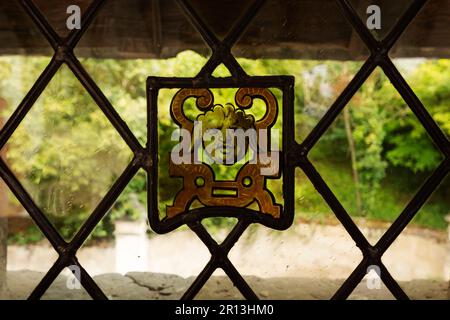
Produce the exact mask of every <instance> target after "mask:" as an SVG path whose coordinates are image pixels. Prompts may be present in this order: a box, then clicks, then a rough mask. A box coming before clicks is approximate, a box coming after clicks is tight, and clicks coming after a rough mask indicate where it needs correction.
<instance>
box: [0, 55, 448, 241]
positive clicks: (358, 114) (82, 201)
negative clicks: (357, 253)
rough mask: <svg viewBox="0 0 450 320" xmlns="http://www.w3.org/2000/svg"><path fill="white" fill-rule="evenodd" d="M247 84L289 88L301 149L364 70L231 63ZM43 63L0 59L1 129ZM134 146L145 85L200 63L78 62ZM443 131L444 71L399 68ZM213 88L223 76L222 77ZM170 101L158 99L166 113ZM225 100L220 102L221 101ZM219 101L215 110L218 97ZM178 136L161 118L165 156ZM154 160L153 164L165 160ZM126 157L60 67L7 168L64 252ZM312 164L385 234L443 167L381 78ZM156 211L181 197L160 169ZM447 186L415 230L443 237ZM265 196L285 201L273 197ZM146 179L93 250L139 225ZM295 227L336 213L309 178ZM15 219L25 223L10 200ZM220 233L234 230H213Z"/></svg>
mask: <svg viewBox="0 0 450 320" xmlns="http://www.w3.org/2000/svg"><path fill="white" fill-rule="evenodd" d="M238 60H239V62H240V63H241V64H242V66H243V67H244V69H245V70H246V71H247V72H248V73H249V74H251V75H285V74H290V75H294V76H295V82H296V87H295V126H296V139H297V141H298V142H301V141H302V140H303V139H304V138H305V137H306V136H307V135H308V133H309V132H310V131H311V129H312V128H313V127H314V126H315V125H316V124H317V122H318V121H319V120H320V118H321V117H322V116H323V115H324V114H325V112H326V111H327V109H328V108H329V107H330V106H331V104H332V103H333V101H334V100H335V99H336V98H337V96H338V95H339V94H340V93H341V92H342V90H343V89H344V88H345V86H346V85H347V84H348V82H349V81H350V80H351V79H352V77H353V75H354V74H355V73H356V72H357V71H358V70H359V68H360V67H361V65H362V62H360V61H353V62H352V61H347V62H343V61H313V60H262V59H260V60H249V59H238ZM48 62H49V58H47V57H24V56H20V57H19V56H6V57H0V97H1V98H3V99H4V100H5V101H6V108H5V109H4V110H2V111H1V112H2V113H1V117H2V118H3V119H4V120H6V119H8V117H9V116H10V115H11V113H12V112H13V110H14V109H15V108H16V107H17V105H18V104H19V103H20V101H21V100H22V99H23V97H24V96H25V94H26V93H27V92H28V90H29V89H30V88H31V86H32V84H33V83H34V81H35V80H36V79H37V78H38V76H39V74H40V73H41V72H42V70H44V68H45V67H46V65H47V64H48ZM81 62H82V64H83V65H84V67H85V68H86V69H87V71H88V72H89V73H90V74H91V75H92V77H93V78H94V80H95V81H96V82H97V83H98V85H99V87H100V88H101V89H102V91H103V92H104V94H105V95H106V97H107V98H108V99H109V100H110V102H111V103H112V105H113V106H114V107H115V108H116V109H117V111H118V113H119V114H120V115H121V117H122V118H123V119H124V120H125V122H126V123H127V124H128V126H129V127H130V128H131V130H132V131H133V133H134V134H135V135H136V136H137V138H138V139H139V141H140V142H141V143H142V144H143V145H145V143H146V123H147V115H146V108H147V101H146V88H145V83H146V78H147V77H148V76H150V75H154V76H180V77H182V76H194V75H195V74H196V73H197V72H198V71H199V70H200V68H201V67H202V66H203V65H204V63H205V62H206V58H205V57H203V56H201V55H199V54H197V53H195V52H192V51H185V52H182V53H179V54H178V55H177V56H176V57H174V58H171V59H166V60H112V59H111V60H105V59H94V58H89V59H83V60H81ZM395 63H396V65H397V67H398V68H399V69H400V71H401V72H402V74H403V75H404V76H405V78H406V79H407V81H408V83H409V84H410V85H411V87H412V88H413V90H414V91H415V93H416V94H417V95H418V97H419V98H420V99H421V101H422V102H423V104H424V105H425V107H426V108H427V110H428V111H429V113H430V114H431V115H432V117H433V118H434V119H435V121H436V122H437V123H438V124H439V126H440V127H441V129H442V130H443V131H444V132H445V133H446V134H447V135H449V134H450V60H425V59H402V60H396V61H395ZM215 75H216V76H227V75H228V71H227V70H226V69H225V68H219V69H217V70H216V72H215ZM172 95H173V92H172V91H170V90H167V91H162V92H161V96H160V102H159V103H160V104H161V103H162V104H164V105H167V108H168V107H169V104H170V100H171V98H172ZM219 95H220V93H219ZM216 98H218V99H220V97H217V96H216ZM172 128H173V124H172V120H171V119H170V115H169V113H168V112H167V113H164V112H163V113H161V114H160V123H159V130H160V150H161V154H167V152H168V151H169V150H170V146H171V145H173V142H171V141H170V135H171V130H172ZM161 154H160V156H161ZM131 157H132V152H131V151H130V150H129V149H128V147H127V145H126V144H125V143H124V142H123V141H122V139H121V138H120V136H119V135H118V133H117V132H116V131H115V129H114V128H113V127H112V125H111V124H110V123H109V122H108V120H107V119H106V117H105V116H104V115H103V114H102V112H101V110H100V109H99V108H98V107H97V106H96V104H95V102H94V101H93V100H92V98H91V97H90V96H89V94H88V93H87V92H86V91H85V90H84V88H83V87H82V85H81V84H80V83H79V82H78V80H77V79H76V78H75V76H74V75H73V74H72V72H71V71H70V70H69V69H68V68H67V67H66V66H63V67H62V68H61V69H60V70H59V71H58V73H57V74H56V76H55V77H54V78H53V80H52V81H51V82H50V84H49V86H48V87H47V88H46V89H45V91H44V92H43V94H42V95H41V97H40V98H39V99H38V101H37V103H36V104H35V106H34V107H33V108H32V110H31V112H30V113H29V114H28V115H27V117H26V118H25V120H24V121H23V123H22V124H21V125H20V126H19V128H18V130H17V131H16V132H15V133H14V135H13V136H12V138H11V139H10V141H9V142H8V144H7V150H6V160H7V162H8V164H9V166H10V167H11V168H12V169H13V171H14V172H15V173H16V175H17V176H18V177H19V180H20V181H21V182H22V183H23V184H24V185H25V186H26V189H27V190H28V192H29V193H30V194H31V195H32V197H33V199H35V201H36V203H37V204H38V205H39V206H40V207H41V208H42V210H43V211H44V212H45V213H46V215H47V216H48V217H49V218H50V220H51V221H52V223H53V224H54V225H55V226H56V227H57V229H58V230H59V231H60V232H61V233H62V234H63V236H64V238H66V239H67V240H69V239H71V237H72V236H73V235H74V234H75V232H76V231H77V230H78V229H79V227H80V226H81V224H82V223H83V222H84V221H85V220H86V218H87V217H88V216H89V214H90V213H91V212H92V210H93V209H94V208H95V206H96V205H97V204H98V203H99V201H100V200H101V198H102V197H103V196H104V195H105V194H106V192H107V191H108V189H109V187H110V186H111V185H112V183H113V182H114V181H115V179H116V178H117V177H118V176H119V175H120V174H121V173H122V171H123V170H124V169H125V167H126V166H127V164H128V163H129V161H130V160H131ZM310 159H311V161H312V162H313V164H314V165H315V166H316V168H317V170H318V171H319V172H320V174H321V175H322V177H323V178H324V180H325V181H326V182H327V183H328V184H329V186H330V187H331V189H332V190H333V191H334V193H335V194H336V196H337V198H338V199H339V200H340V201H341V202H342V203H343V205H344V207H345V208H346V209H347V211H348V212H349V213H350V214H351V215H352V217H354V218H355V219H357V220H358V219H359V220H360V219H362V220H364V221H369V222H374V223H377V222H392V221H394V220H395V218H396V217H397V216H398V215H399V214H400V212H401V211H402V209H403V208H404V207H405V206H406V204H407V203H408V201H409V200H410V199H411V198H412V197H413V195H414V194H415V192H416V191H417V190H418V188H419V187H420V186H421V184H422V183H423V182H424V181H425V180H426V178H427V177H428V176H430V174H431V173H432V171H433V170H434V169H435V168H436V167H437V166H438V165H439V163H440V161H441V160H442V156H441V154H440V152H439V150H438V149H437V148H436V147H435V146H434V144H433V143H432V141H431V139H430V138H429V136H428V135H427V133H426V132H425V130H424V129H423V128H422V126H421V125H420V123H419V121H418V120H417V118H416V117H415V116H414V114H413V113H412V112H411V110H410V109H409V108H408V106H407V105H406V103H405V102H404V101H403V99H402V98H401V97H400V95H399V94H398V93H397V91H396V90H395V88H394V87H393V86H392V84H391V83H390V82H389V80H388V79H387V78H386V76H385V75H384V74H383V72H382V70H380V69H376V70H375V72H374V73H373V74H372V75H371V76H370V77H369V79H368V80H367V81H366V83H365V84H364V85H363V87H362V88H361V89H360V90H359V91H358V92H357V93H356V95H355V96H354V97H353V98H352V100H351V102H350V103H349V105H348V106H347V108H346V109H345V110H344V111H343V112H342V114H340V115H339V117H338V118H337V120H336V121H335V122H334V123H333V125H332V126H331V128H330V129H329V130H328V131H327V132H326V134H325V135H324V136H323V137H322V138H321V139H320V141H319V142H318V144H317V145H316V146H315V148H314V149H313V150H312V151H311V154H310ZM160 176H161V179H160V187H161V190H163V192H161V194H160V199H161V203H162V204H165V203H170V201H171V200H172V199H171V194H173V193H174V192H176V191H177V188H178V185H177V184H174V183H172V182H171V180H172V179H170V178H169V177H168V171H167V167H165V166H164V163H162V165H161V168H160ZM449 187H450V181H449V179H448V178H447V179H446V180H445V181H444V182H443V184H442V185H441V186H440V187H439V189H438V190H437V191H436V192H435V193H434V194H433V196H432V197H431V198H430V200H429V201H428V202H427V204H426V205H425V206H424V207H423V208H422V209H421V211H420V212H419V214H418V215H417V216H416V217H415V218H414V220H413V222H412V223H413V225H416V226H418V227H424V228H429V229H438V230H443V229H445V228H446V227H447V223H446V221H445V216H446V215H447V214H449V213H450V188H449ZM272 192H273V193H274V194H276V195H278V196H279V195H280V194H281V190H280V186H279V185H274V186H272ZM146 197H147V196H146V174H145V172H144V171H142V170H141V171H139V173H138V174H137V175H136V176H135V177H134V179H133V180H132V182H131V183H130V184H129V186H128V187H127V188H126V190H125V191H124V192H123V194H122V195H121V196H120V198H119V199H118V201H117V202H116V203H115V205H114V207H113V208H112V209H111V211H110V212H109V214H108V215H107V216H106V217H105V218H104V219H103V220H102V222H101V223H100V224H99V225H98V227H97V228H96V229H95V232H94V233H93V234H92V237H91V240H90V241H93V240H102V239H103V240H108V239H112V237H113V232H114V223H113V222H114V220H116V219H140V218H142V217H146V215H147V210H146V205H147V204H146V202H147V201H146ZM295 201H296V217H297V219H296V223H298V222H299V221H301V222H308V221H313V222H316V223H327V222H328V221H332V220H333V213H332V212H331V210H330V209H329V208H328V206H327V205H326V203H325V202H324V201H323V199H322V198H321V196H320V194H319V193H318V192H317V191H315V189H314V187H313V186H312V185H311V183H310V182H309V181H308V179H307V178H306V176H305V175H304V174H303V173H302V172H301V170H299V169H298V171H297V174H296V192H295ZM9 202H10V207H11V208H12V209H10V210H11V211H12V212H13V213H14V214H16V213H19V212H22V211H23V209H22V208H21V206H20V204H19V203H18V201H17V200H16V199H15V198H14V196H13V195H12V194H9ZM208 223H209V224H210V226H211V227H214V228H218V229H220V228H221V227H224V226H225V225H226V224H228V223H229V222H228V221H227V220H225V219H214V220H211V221H210V222H208ZM42 238H43V236H42V235H41V233H40V232H39V231H38V229H37V228H36V227H35V226H34V225H32V224H30V225H27V226H26V227H24V228H23V229H22V230H19V231H18V232H15V233H13V234H11V235H10V239H9V241H10V243H16V244H26V243H33V242H38V241H39V240H41V239H42Z"/></svg>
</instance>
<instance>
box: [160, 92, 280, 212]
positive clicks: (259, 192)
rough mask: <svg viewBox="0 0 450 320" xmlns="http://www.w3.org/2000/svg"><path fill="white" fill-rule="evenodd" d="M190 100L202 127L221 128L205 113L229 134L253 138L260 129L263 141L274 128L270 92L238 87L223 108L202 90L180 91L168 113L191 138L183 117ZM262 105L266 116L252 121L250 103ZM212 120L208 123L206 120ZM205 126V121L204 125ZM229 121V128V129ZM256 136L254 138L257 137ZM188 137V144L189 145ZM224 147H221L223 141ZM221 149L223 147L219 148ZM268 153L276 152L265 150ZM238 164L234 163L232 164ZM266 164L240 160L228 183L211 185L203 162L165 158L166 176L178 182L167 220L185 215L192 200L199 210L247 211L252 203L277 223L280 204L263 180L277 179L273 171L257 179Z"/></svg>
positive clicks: (212, 177)
mask: <svg viewBox="0 0 450 320" xmlns="http://www.w3.org/2000/svg"><path fill="white" fill-rule="evenodd" d="M189 98H195V102H196V107H197V109H198V111H199V116H198V118H197V119H198V120H200V121H203V122H207V123H204V126H205V127H206V128H215V129H219V130H221V129H223V127H220V126H218V125H217V123H216V122H217V121H216V120H215V119H214V118H212V117H208V115H209V114H208V112H210V113H211V114H212V115H213V116H214V114H213V112H216V113H217V114H219V115H220V116H222V117H228V118H227V121H228V122H227V123H228V124H229V127H230V128H233V129H249V128H253V129H254V130H255V131H256V132H257V133H258V134H259V133H260V130H262V129H266V130H267V131H264V132H266V134H267V135H268V137H266V138H265V139H266V141H269V140H270V128H271V127H272V126H273V125H274V124H275V122H276V120H277V115H278V103H277V100H276V98H275V96H274V95H273V93H272V92H271V91H270V90H269V89H266V88H240V89H238V90H237V92H236V94H235V104H236V107H235V106H233V105H232V104H227V105H226V106H225V107H223V106H221V105H214V96H213V93H212V92H211V91H210V90H209V89H206V88H202V89H181V90H179V91H178V92H177V93H176V94H175V96H174V97H173V99H172V103H171V106H170V112H171V116H172V118H173V120H174V121H175V123H176V124H177V125H178V126H179V127H180V128H182V129H185V130H187V131H189V132H190V133H191V137H192V136H194V135H195V134H194V121H192V120H191V119H189V118H188V117H187V116H186V114H185V112H184V105H185V102H186V100H187V99H189ZM257 98H258V99H261V100H262V101H264V103H265V106H266V111H265V114H264V116H262V118H261V119H258V120H255V119H254V116H253V115H250V114H247V113H246V112H248V111H251V108H252V106H253V100H254V99H257ZM211 119H212V120H211ZM208 121H209V122H208ZM230 122H231V125H230ZM259 136H260V135H258V137H259ZM193 139H194V138H192V141H191V145H192V146H193V145H194V141H193ZM224 144H226V142H225V140H224ZM225 147H226V146H225ZM266 152H267V153H273V152H278V151H272V150H269V151H266ZM190 159H191V160H194V150H193V149H191V154H190ZM237 160H238V159H237ZM267 166H268V163H267V162H266V163H263V161H261V160H260V159H259V158H258V157H257V158H255V161H253V162H251V161H246V162H245V163H243V165H242V166H241V167H240V169H239V171H238V173H237V176H236V177H235V179H234V180H217V179H216V177H215V172H214V170H213V169H212V167H211V166H210V165H209V164H207V163H203V162H201V163H198V162H197V163H195V161H192V162H189V163H181V164H176V163H174V162H173V161H172V158H171V157H170V156H169V174H170V176H171V177H180V178H182V179H183V187H182V189H181V190H180V191H179V192H178V193H177V194H176V196H175V199H174V201H173V205H172V206H167V211H166V213H167V217H168V218H172V217H174V216H176V215H179V214H182V213H184V212H187V211H188V210H189V208H190V206H191V204H192V203H193V202H194V201H195V200H198V201H199V202H200V203H201V204H202V205H203V206H208V207H209V206H231V207H248V206H250V205H251V204H252V203H254V202H256V203H257V204H258V205H259V211H260V212H262V213H264V214H269V215H271V216H273V217H274V218H279V217H280V213H281V205H279V204H276V203H275V199H274V196H273V195H272V193H271V192H270V191H269V190H268V189H267V188H266V179H267V178H269V177H272V178H273V177H279V166H278V167H277V170H276V171H275V172H271V173H270V174H267V173H266V174H265V175H263V174H262V169H263V168H265V167H267Z"/></svg>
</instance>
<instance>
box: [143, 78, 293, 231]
mask: <svg viewBox="0 0 450 320" xmlns="http://www.w3.org/2000/svg"><path fill="white" fill-rule="evenodd" d="M174 88H176V89H196V88H208V89H214V88H231V89H237V88H267V89H270V88H276V89H279V90H280V91H281V92H282V99H281V100H282V107H281V110H282V119H283V121H282V133H281V137H282V148H281V149H282V150H281V152H280V171H281V172H280V173H281V178H280V180H281V181H282V185H283V187H282V190H283V200H284V204H283V206H282V210H281V214H280V217H279V218H275V217H272V216H270V215H268V214H263V213H261V212H259V211H255V210H252V209H248V208H240V207H230V206H215V207H203V208H197V209H193V210H189V211H186V212H184V213H182V214H179V215H177V216H175V217H172V218H165V219H162V220H161V219H160V214H159V210H158V201H159V199H158V178H159V174H158V162H159V155H160V153H159V150H158V108H161V106H158V93H159V90H161V89H174ZM147 101H148V110H147V114H148V131H147V132H148V137H147V141H148V151H149V153H150V157H151V162H152V171H151V173H150V174H149V175H148V212H149V216H148V218H149V221H150V226H151V228H152V229H153V230H154V231H156V232H158V233H167V232H170V231H172V230H174V229H176V228H178V227H179V226H181V225H183V224H189V223H192V222H196V221H200V220H202V219H204V218H210V217H233V218H238V219H240V218H245V219H248V220H249V222H251V223H260V224H262V225H264V226H266V227H270V228H274V229H277V230H284V229H287V228H288V227H290V226H291V225H292V221H293V218H294V185H295V183H294V173H295V167H294V166H292V164H290V162H289V159H288V152H287V151H288V150H292V149H293V148H294V147H295V145H296V143H295V137H294V121H293V119H294V105H293V104H294V78H293V77H291V76H264V77H247V78H245V79H241V80H237V79H235V78H232V77H228V78H210V79H208V80H198V79H197V78H165V77H149V78H148V79H147ZM165 107H167V106H165Z"/></svg>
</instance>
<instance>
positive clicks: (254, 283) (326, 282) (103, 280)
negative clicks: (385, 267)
mask: <svg viewBox="0 0 450 320" xmlns="http://www.w3.org/2000/svg"><path fill="white" fill-rule="evenodd" d="M43 276H44V273H41V272H35V271H13V272H8V274H7V281H8V290H7V292H6V293H5V294H3V295H2V296H0V298H1V299H26V298H27V297H28V295H29V294H30V293H31V291H32V290H33V288H34V287H35V286H36V285H37V284H38V283H39V281H40V280H41V279H42V277H43ZM245 278H246V280H247V281H248V283H249V284H250V286H251V287H252V288H253V290H254V291H255V292H256V294H257V295H258V296H259V297H260V298H261V299H275V300H276V299H295V300H305V299H307V300H319V299H320V300H321V299H330V298H331V296H332V295H333V294H334V292H335V291H336V290H337V289H338V287H339V286H340V285H341V284H342V282H343V280H334V279H314V278H267V279H264V278H258V277H255V276H246V277H245ZM66 279H67V278H66V277H65V276H63V275H60V276H59V277H58V278H57V280H56V281H55V283H54V284H53V285H52V286H51V287H50V288H49V290H48V291H47V292H46V294H45V295H44V296H43V299H48V300H71V299H77V300H78V299H83V300H84V299H90V297H89V295H88V294H87V293H86V292H85V291H84V289H81V290H70V289H67V287H66ZM94 280H95V281H96V282H97V284H98V285H99V286H100V288H102V290H103V291H104V292H105V294H106V295H107V296H108V298H109V299H115V300H172V299H180V297H181V296H182V294H183V293H184V292H185V290H186V289H187V288H188V287H189V285H190V284H191V283H192V281H193V280H194V277H189V278H182V277H179V276H176V275H170V274H161V273H147V272H132V273H128V274H127V275H125V276H123V275H120V274H116V273H111V274H103V275H99V276H96V277H94ZM400 285H401V286H402V287H403V288H404V290H405V291H406V293H407V294H408V295H409V296H410V298H411V299H419V300H422V299H442V300H444V299H447V287H448V284H447V282H445V281H435V280H414V281H408V282H401V283H400ZM197 299H205V300H208V299H226V300H236V299H242V296H241V294H240V293H239V291H238V290H237V289H236V288H235V287H234V286H233V284H232V283H231V281H230V280H229V279H228V278H227V277H225V276H213V277H212V278H211V279H210V280H209V281H208V282H207V283H206V285H205V287H204V288H203V289H202V290H201V291H200V293H199V295H198V296H197ZM350 299H363V300H366V299H393V297H392V295H391V294H390V293H389V291H388V290H387V289H386V288H384V287H382V288H381V289H379V290H369V289H367V287H366V285H365V283H361V284H359V285H358V287H357V288H356V289H355V291H354V292H353V294H352V295H351V296H350Z"/></svg>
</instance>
